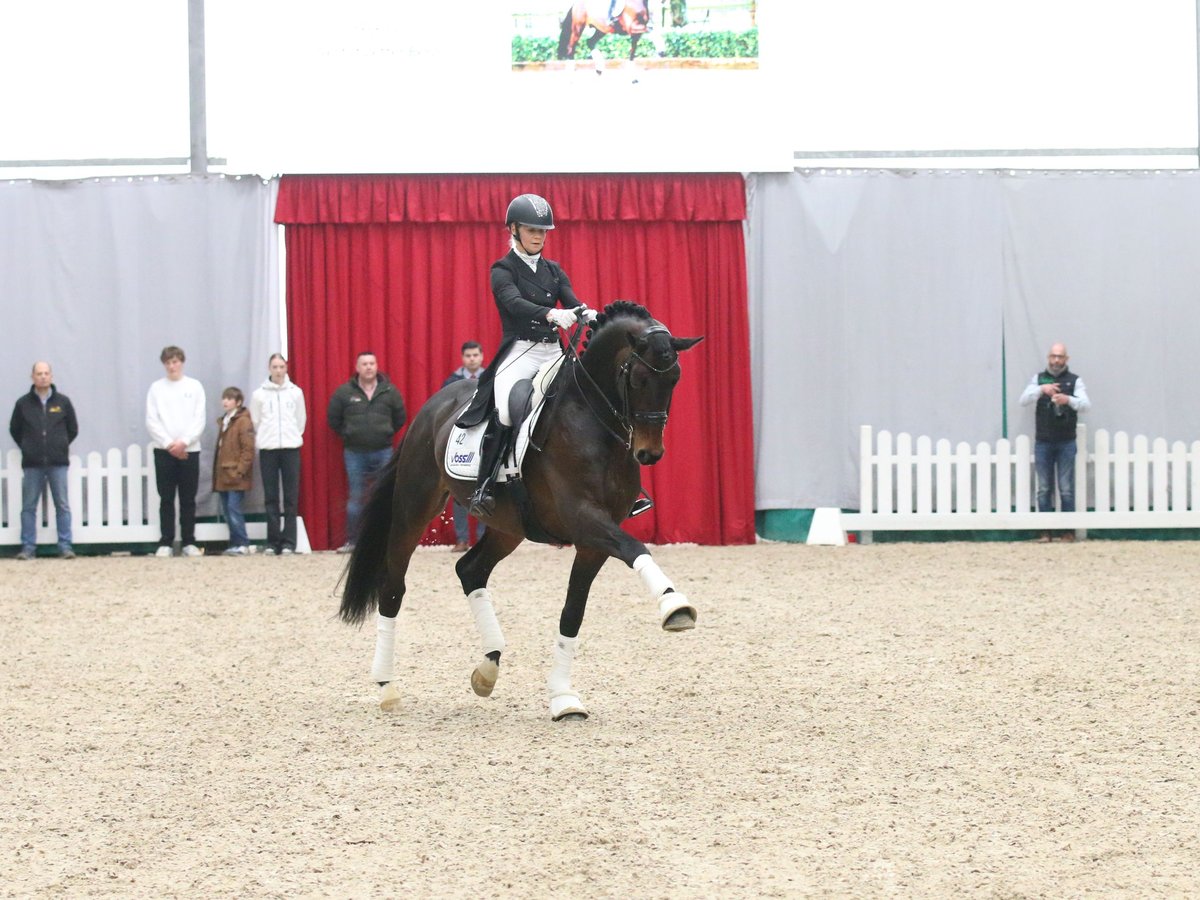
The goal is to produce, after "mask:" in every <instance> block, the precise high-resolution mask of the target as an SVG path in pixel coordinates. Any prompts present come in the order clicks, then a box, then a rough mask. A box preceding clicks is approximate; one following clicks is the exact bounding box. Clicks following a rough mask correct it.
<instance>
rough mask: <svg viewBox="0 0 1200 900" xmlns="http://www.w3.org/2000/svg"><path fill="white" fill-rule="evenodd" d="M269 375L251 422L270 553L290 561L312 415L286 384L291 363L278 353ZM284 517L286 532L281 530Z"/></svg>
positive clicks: (254, 399)
mask: <svg viewBox="0 0 1200 900" xmlns="http://www.w3.org/2000/svg"><path fill="white" fill-rule="evenodd" d="M267 369H268V371H269V373H270V376H269V377H268V378H267V380H266V381H264V382H263V383H262V386H261V387H260V388H259V389H258V390H256V391H255V392H254V395H253V396H252V397H251V398H250V417H251V419H252V420H253V421H254V431H255V436H256V439H257V441H258V461H259V469H260V470H261V472H262V483H263V504H264V506H265V507H266V512H267V549H266V552H267V553H268V554H278V555H281V556H286V555H290V554H292V553H295V552H296V510H297V508H298V499H299V495H300V447H301V445H302V444H303V443H304V426H305V424H307V422H308V412H307V410H306V409H305V406H304V392H303V391H302V390H300V388H299V387H297V386H296V385H295V384H294V383H293V382H292V380H291V379H290V378H288V363H287V360H286V359H284V358H283V356H282V355H281V354H279V353H274V354H272V355H271V359H270V361H269V362H268V363H267ZM281 482H282V484H283V492H282V495H281V494H280V483H281ZM281 496H282V498H283V503H282V507H281V505H280V497H281ZM281 516H282V519H283V529H282V531H281V530H280V527H279V523H280V517H281Z"/></svg>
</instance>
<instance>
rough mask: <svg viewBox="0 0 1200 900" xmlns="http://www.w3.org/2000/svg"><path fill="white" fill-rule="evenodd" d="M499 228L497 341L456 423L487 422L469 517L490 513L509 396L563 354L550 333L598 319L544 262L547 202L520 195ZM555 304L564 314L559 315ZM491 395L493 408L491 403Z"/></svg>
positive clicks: (508, 425)
mask: <svg viewBox="0 0 1200 900" xmlns="http://www.w3.org/2000/svg"><path fill="white" fill-rule="evenodd" d="M504 225H505V227H506V228H507V229H508V234H509V248H510V249H509V251H508V253H507V254H505V255H504V257H503V258H501V259H498V260H497V261H496V262H494V263H492V275H491V280H492V296H493V297H494V298H495V300H496V308H497V309H499V311H500V324H501V327H502V329H503V338H502V341H501V344H500V347H499V349H497V351H496V356H495V357H494V359H493V360H492V364H491V365H490V366H488V369H487V371H486V372H485V373H484V375H483V377H482V378H481V379H480V381H479V388H478V391H477V392H476V397H475V402H473V403H472V404H471V407H470V408H469V409H468V410H467V411H466V412H465V413H464V414H463V415H462V417H461V418H460V419H459V420H458V424H459V425H460V426H464V427H466V426H470V425H476V424H478V423H479V422H481V421H483V419H484V417H485V416H486V417H487V418H488V426H487V431H486V432H485V433H484V437H483V446H482V447H481V448H480V454H479V455H480V460H479V480H478V482H477V484H476V488H475V493H474V494H473V495H472V496H471V500H470V512H471V515H474V516H486V515H490V514H491V513H492V512H494V511H495V507H496V500H495V496H494V495H493V493H492V490H491V486H492V482H493V480H494V479H495V477H496V475H497V473H498V472H499V469H500V462H501V460H502V459H503V457H504V455H505V451H506V450H507V448H508V444H509V440H510V438H511V436H512V425H513V422H512V417H511V416H510V414H509V410H508V395H509V394H510V393H511V392H512V389H513V386H514V385H515V384H516V383H517V382H518V381H520V380H521V379H523V378H532V377H533V376H534V375H536V374H537V371H538V369H539V368H541V366H542V365H543V364H544V363H547V362H550V361H551V360H553V359H555V358H557V357H558V356H559V355H560V354H561V353H562V347H561V345H560V344H559V341H558V332H557V331H556V329H557V328H563V329H566V328H570V327H571V326H572V325H574V324H575V322H576V318H577V311H578V310H579V309H581V308H582V310H583V315H584V318H585V321H587V322H590V321H592V320H593V319H594V318H595V317H596V313H595V311H593V310H589V309H587V307H585V306H584V304H583V303H582V302H581V301H580V299H579V298H578V297H576V296H575V291H574V290H573V289H572V287H571V279H569V278H568V277H567V273H566V272H564V271H563V270H562V267H561V266H559V264H558V263H556V262H553V261H552V260H549V259H546V258H545V257H543V256H542V246H543V245H544V244H545V242H546V232H548V231H550V230H552V229H553V228H554V213H553V212H552V211H551V209H550V204H549V203H547V202H546V200H545V199H544V198H542V197H539V196H538V195H537V194H521V195H520V196H519V197H515V198H514V199H513V201H512V202H511V203H509V204H508V214H507V215H506V216H505V218H504ZM559 303H561V304H562V306H563V307H565V308H563V309H560V308H559V307H558V305H557V304H559ZM493 396H494V398H495V403H494V405H493V404H492V403H491V402H490V401H491V398H492V397H493Z"/></svg>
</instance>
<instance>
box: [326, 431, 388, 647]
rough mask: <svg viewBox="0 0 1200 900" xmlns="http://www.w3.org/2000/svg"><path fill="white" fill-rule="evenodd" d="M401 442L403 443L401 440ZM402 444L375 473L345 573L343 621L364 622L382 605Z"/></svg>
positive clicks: (343, 577)
mask: <svg viewBox="0 0 1200 900" xmlns="http://www.w3.org/2000/svg"><path fill="white" fill-rule="evenodd" d="M400 445H401V446H403V445H404V441H403V440H401V442H400ZM399 465H400V449H399V447H397V448H396V450H395V451H394V452H393V453H392V458H391V459H390V460H388V464H387V465H386V466H384V467H383V468H382V469H380V470H379V474H378V475H376V476H375V484H374V485H373V486H372V488H371V496H370V498H369V499H368V500H367V505H366V507H365V508H364V509H363V513H362V518H361V520H360V521H359V529H358V532H359V533H358V536H357V539H356V540H355V542H354V552H353V553H351V554H350V562H348V563H347V564H346V571H345V572H343V573H342V580H343V581H344V582H345V584H346V587H345V590H343V591H342V605H341V608H340V609H339V610H338V615H340V616H341V618H342V621H343V622H348V623H349V624H351V625H361V624H362V623H363V622H364V621H366V618H367V616H368V615H369V614H370V613H372V612H373V611H374V610H375V609H376V608H377V607H378V606H379V595H380V594H381V593H382V592H383V590H384V589H385V587H386V586H387V548H388V539H389V538H390V536H391V531H392V494H393V493H394V492H395V489H396V469H397V468H398V467H399Z"/></svg>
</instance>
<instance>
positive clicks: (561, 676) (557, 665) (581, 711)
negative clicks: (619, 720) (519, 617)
mask: <svg viewBox="0 0 1200 900" xmlns="http://www.w3.org/2000/svg"><path fill="white" fill-rule="evenodd" d="M578 646H579V638H577V637H573V638H569V637H563V636H562V635H561V634H560V635H559V636H558V637H557V638H555V639H554V664H553V665H552V666H551V667H550V674H549V675H548V676H547V677H546V689H547V690H548V691H549V692H550V718H552V719H554V720H556V721H557V720H558V719H561V718H562V717H563V716H566V715H580V716H586V715H587V709H586V707H584V705H583V701H582V700H580V699H579V695H578V694H576V693H575V691H574V690H573V689H572V687H571V664H572V663H573V662H575V650H576V649H577V648H578Z"/></svg>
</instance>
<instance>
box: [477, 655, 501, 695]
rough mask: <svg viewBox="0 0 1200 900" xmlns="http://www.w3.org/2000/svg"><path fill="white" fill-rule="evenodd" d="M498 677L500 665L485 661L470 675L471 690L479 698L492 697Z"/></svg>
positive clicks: (488, 660)
mask: <svg viewBox="0 0 1200 900" xmlns="http://www.w3.org/2000/svg"><path fill="white" fill-rule="evenodd" d="M499 677H500V664H499V663H495V662H492V661H491V660H490V659H485V660H484V661H483V662H481V663H480V664H479V665H477V666H476V667H475V671H474V672H472V673H471V690H473V691H474V692H475V693H476V694H478V695H479V696H480V697H490V696H492V690H493V689H494V688H495V687H496V679H497V678H499Z"/></svg>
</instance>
